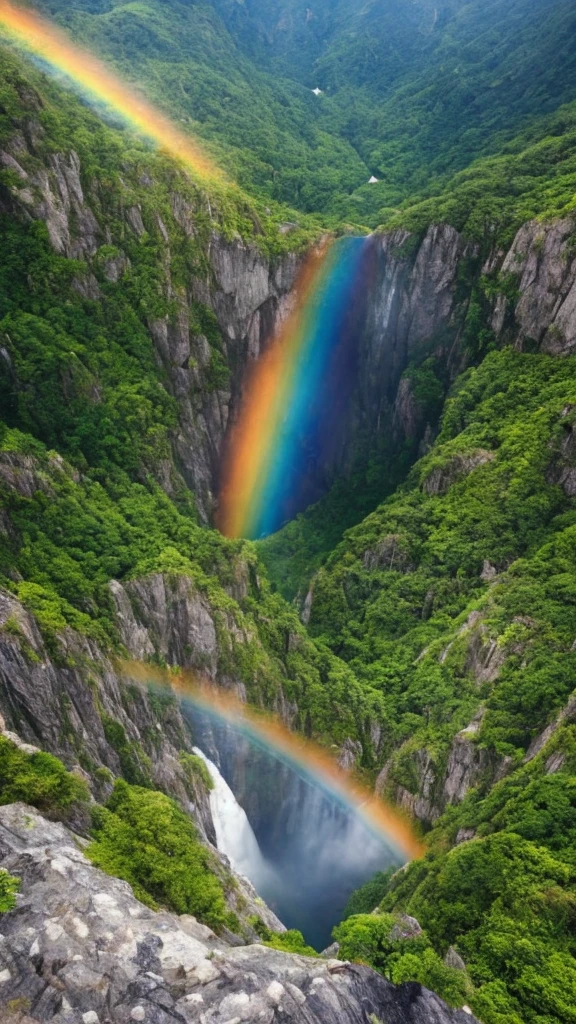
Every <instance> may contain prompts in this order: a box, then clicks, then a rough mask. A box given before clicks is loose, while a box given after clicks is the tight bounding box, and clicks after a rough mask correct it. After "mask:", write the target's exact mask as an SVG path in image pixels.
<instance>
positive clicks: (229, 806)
mask: <svg viewBox="0 0 576 1024" xmlns="http://www.w3.org/2000/svg"><path fill="white" fill-rule="evenodd" d="M194 753H195V754H197V755H198V757H201V758H202V760H203V761H204V763H205V765H206V767H207V768H208V771H209V772H210V777H211V779H212V782H213V783H214V788H213V789H212V790H211V791H210V810H211V811H212V820H213V822H214V830H215V832H216V845H217V847H218V849H219V850H220V852H221V853H225V854H226V856H227V857H228V859H229V861H230V863H231V865H232V867H233V868H234V870H235V871H237V872H238V873H239V874H240V875H245V876H246V878H248V879H249V880H250V881H251V882H252V884H253V885H254V886H255V887H256V889H258V891H259V892H265V891H266V890H268V889H269V888H270V885H271V884H272V883H273V881H274V879H273V875H274V872H273V870H272V868H271V867H270V866H269V865H268V864H267V863H266V861H265V860H264V857H263V856H262V853H261V851H260V847H259V845H258V840H257V839H256V836H255V835H254V832H253V829H252V826H251V824H250V822H249V821H248V818H247V816H246V811H245V810H244V809H243V808H242V807H240V804H239V803H238V801H237V800H236V797H235V796H234V793H233V792H232V790H231V789H230V786H229V785H228V783H227V782H226V780H225V779H223V778H222V776H221V774H220V772H219V771H218V769H217V767H216V765H215V764H213V762H212V761H211V760H210V759H209V758H208V757H206V754H204V753H203V752H202V751H201V750H200V749H199V748H198V747H194Z"/></svg>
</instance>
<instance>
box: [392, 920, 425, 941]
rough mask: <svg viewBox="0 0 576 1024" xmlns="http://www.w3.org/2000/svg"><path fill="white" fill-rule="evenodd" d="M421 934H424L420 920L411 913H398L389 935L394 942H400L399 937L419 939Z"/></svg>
mask: <svg viewBox="0 0 576 1024" xmlns="http://www.w3.org/2000/svg"><path fill="white" fill-rule="evenodd" d="M419 935H422V928H421V927H420V922H419V921H417V920H416V918H415V917H410V915H409V914H398V915H397V917H396V923H395V924H394V925H393V926H392V929H391V931H390V936H389V937H390V939H391V941H392V942H398V940H399V939H417V938H418V936H419Z"/></svg>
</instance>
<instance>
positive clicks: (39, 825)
mask: <svg viewBox="0 0 576 1024" xmlns="http://www.w3.org/2000/svg"><path fill="white" fill-rule="evenodd" d="M84 843H85V840H82V839H80V838H79V837H77V836H75V835H74V834H73V833H72V832H70V831H69V830H68V829H67V828H65V827H64V826H63V825H61V824H58V823H54V822H51V821H47V820H46V819H45V818H43V817H41V816H40V815H39V814H38V813H37V811H35V810H34V809H33V808H31V807H27V806H26V805H24V804H10V805H8V806H5V807H2V808H0V866H1V867H3V868H6V869H8V870H9V871H10V873H11V874H15V875H17V876H18V877H19V878H20V880H21V890H20V896H19V898H18V905H17V907H16V908H15V909H14V910H12V911H10V912H9V913H7V914H4V915H2V916H1V917H0V1007H3V1008H4V1009H3V1011H2V1012H3V1013H8V1014H9V1017H8V1018H6V1017H2V1019H3V1020H4V1019H9V1020H10V1021H13V1022H14V1024H36V1022H37V1021H51V1022H52V1024H111V1022H114V1024H116V1022H122V1024H128V1022H130V1024H131V1022H133V1021H142V1022H144V1024H173V1022H182V1024H188V1022H190V1024H191V1022H198V1024H200V1022H201V1024H241V1022H244V1021H246V1022H251V1021H254V1022H256V1021H257V1022H258V1024H272V1022H274V1021H276V1022H283V1024H291V1022H294V1024H368V1022H369V1021H370V1022H371V1024H375V1022H376V1021H379V1022H382V1021H386V1024H464V1022H465V1024H473V1021H474V1018H473V1017H471V1016H470V1015H469V1014H467V1013H466V1012H464V1011H462V1010H450V1009H449V1008H448V1007H447V1006H446V1005H445V1004H444V1003H443V1002H442V1001H441V1000H440V999H439V998H438V997H437V996H435V995H433V993H431V992H428V991H427V990H426V989H423V988H422V987H421V986H420V985H417V984H406V985H400V986H398V987H397V986H394V985H392V984H390V982H388V981H386V979H385V978H383V977H381V976H380V975H378V974H376V973H375V972H374V971H372V970H370V969H369V968H367V967H363V966H360V965H357V964H348V963H342V962H340V961H337V960H325V959H314V958H311V957H302V956H296V955H294V954H289V953H281V952H278V951H277V950H273V949H269V948H267V947H264V946H261V945H251V946H241V947H235V948H231V947H229V946H227V944H226V943H225V942H223V941H222V939H220V938H218V937H217V936H216V935H214V933H213V932H211V931H210V929H209V928H207V927H205V926H204V925H201V924H199V923H198V922H197V921H196V920H195V919H194V918H193V917H188V916H182V917H175V916H173V915H172V914H168V913H165V912H159V913H156V912H154V911H152V910H149V909H148V908H147V907H145V906H144V905H143V904H142V903H139V902H138V900H136V899H135V897H134V895H133V893H132V890H131V888H130V886H128V885H127V884H126V882H122V881H119V880H118V879H115V878H110V877H109V876H108V875H105V874H103V872H101V871H99V870H98V869H97V868H94V867H93V866H92V865H91V864H90V863H89V861H88V860H87V859H86V858H85V857H84V854H83V853H82V845H83V844H84Z"/></svg>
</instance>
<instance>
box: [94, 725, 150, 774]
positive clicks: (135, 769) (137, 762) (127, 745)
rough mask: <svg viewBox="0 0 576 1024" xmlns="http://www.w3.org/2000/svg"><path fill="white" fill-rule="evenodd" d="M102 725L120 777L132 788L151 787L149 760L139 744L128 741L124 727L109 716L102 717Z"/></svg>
mask: <svg viewBox="0 0 576 1024" xmlns="http://www.w3.org/2000/svg"><path fill="white" fill-rule="evenodd" d="M102 725H103V727H104V735H105V737H106V740H107V742H108V743H109V744H110V746H111V747H112V748H113V749H114V750H115V751H116V753H117V754H118V758H119V761H120V768H121V769H122V775H123V776H124V778H125V779H126V781H127V782H130V783H131V784H132V785H134V786H147V787H151V785H152V781H151V777H150V760H149V758H148V757H147V756H146V754H145V753H144V751H143V750H142V748H141V746H140V744H139V743H136V742H133V741H130V740H129V739H128V737H127V736H126V732H125V730H124V726H123V725H122V723H121V722H118V721H117V720H116V719H115V718H110V716H109V715H105V714H103V715H102Z"/></svg>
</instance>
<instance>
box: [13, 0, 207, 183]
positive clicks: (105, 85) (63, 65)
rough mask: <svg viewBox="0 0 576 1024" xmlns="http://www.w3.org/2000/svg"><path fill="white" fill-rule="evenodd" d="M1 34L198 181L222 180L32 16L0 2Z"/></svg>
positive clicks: (149, 109)
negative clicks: (108, 110)
mask: <svg viewBox="0 0 576 1024" xmlns="http://www.w3.org/2000/svg"><path fill="white" fill-rule="evenodd" d="M0 28H1V29H3V30H4V32H5V33H6V34H7V35H8V37H9V38H10V39H12V40H14V41H16V42H17V43H19V44H20V45H21V46H23V47H24V49H25V50H27V51H28V52H30V53H32V54H33V55H35V56H36V57H40V58H41V59H42V60H43V61H46V63H47V64H49V65H50V67H51V68H52V69H53V70H55V71H59V72H62V73H64V74H65V75H66V76H68V78H70V79H71V80H72V81H73V82H74V83H75V85H76V86H77V87H80V89H81V90H82V91H84V92H85V93H87V94H88V95H89V96H90V97H91V98H92V99H95V100H98V101H100V102H102V103H105V104H106V105H107V106H109V107H111V108H113V110H114V111H115V112H116V113H117V114H119V115H120V116H121V117H122V118H123V119H124V120H125V121H126V122H128V123H129V124H130V125H132V127H134V128H136V129H137V131H139V132H141V133H142V134H143V135H145V136H146V137H147V138H148V139H150V140H151V141H153V142H154V143H156V145H158V146H159V147H161V148H162V149H164V150H166V151H167V152H168V153H169V154H170V155H171V156H173V157H176V158H177V159H178V160H181V161H182V162H183V163H184V164H186V165H187V167H188V168H190V169H191V170H192V171H193V172H195V173H196V174H197V175H200V176H201V177H203V178H216V177H222V174H221V172H220V171H219V170H218V169H217V168H216V166H215V165H214V164H213V163H212V161H211V160H210V159H209V158H208V157H207V156H206V155H205V154H204V153H203V152H202V150H201V148H200V147H199V146H198V145H197V143H196V142H194V140H193V139H191V138H190V136H189V135H186V134H185V133H184V132H182V131H180V130H179V129H178V128H176V127H175V125H173V124H172V122H171V121H170V120H169V118H167V117H165V116H164V114H161V113H160V112H159V111H158V110H156V109H155V108H154V107H153V106H152V104H150V103H148V102H147V101H146V100H145V99H143V98H142V97H140V96H138V95H136V94H135V93H134V92H132V91H131V90H130V89H129V88H128V86H127V85H125V84H124V83H123V82H122V81H121V80H120V79H119V78H118V77H117V76H116V75H114V74H113V73H112V72H111V71H110V70H109V69H108V68H107V67H106V66H105V65H104V64H103V63H102V62H101V61H99V60H97V59H96V58H95V57H93V56H92V55H91V54H90V53H88V52H87V51H86V50H82V49H80V48H79V47H77V46H74V45H73V44H72V43H71V42H70V40H69V39H68V38H67V36H66V35H65V34H64V33H63V32H61V31H60V30H59V29H57V28H55V26H54V25H52V24H50V22H48V21H47V20H46V19H44V18H41V17H40V16H39V15H38V14H36V13H35V12H33V11H30V10H25V9H24V8H21V7H13V6H12V5H11V4H9V3H6V0H0Z"/></svg>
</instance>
